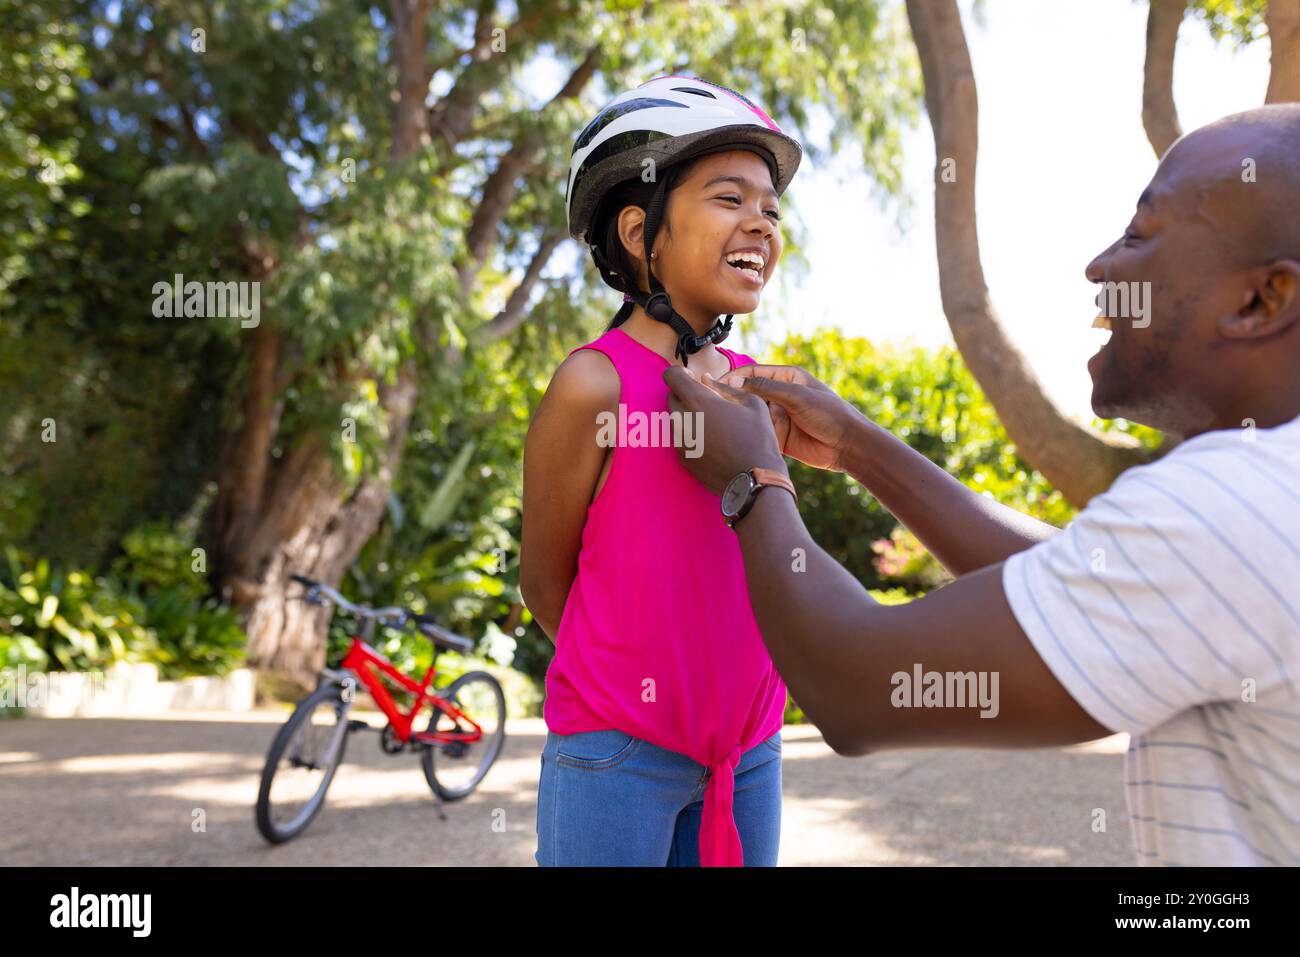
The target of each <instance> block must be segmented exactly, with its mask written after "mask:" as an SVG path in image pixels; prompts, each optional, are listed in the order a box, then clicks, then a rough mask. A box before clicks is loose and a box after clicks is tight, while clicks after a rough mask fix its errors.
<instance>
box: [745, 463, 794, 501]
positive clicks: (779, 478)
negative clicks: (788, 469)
mask: <svg viewBox="0 0 1300 957" xmlns="http://www.w3.org/2000/svg"><path fill="white" fill-rule="evenodd" d="M749 474H750V475H752V476H754V482H755V483H756V485H757V486H758V488H755V489H754V491H755V493H757V491H758V489H759V488H762V487H763V486H765V485H779V486H780V487H781V488H783V489H785V490H786V491H787V492H789V493H790V494H791V495H793V496H794V500H795V504H798V502H799V493H798V492H796V491H795V490H794V483H793V482H791V481H790V479H789V477H788V476H785V475H782V474H781V473H780V472H778V471H777V470H776V469H765V468H759V467H758V466H755V467H754V468H752V469H750V470H749Z"/></svg>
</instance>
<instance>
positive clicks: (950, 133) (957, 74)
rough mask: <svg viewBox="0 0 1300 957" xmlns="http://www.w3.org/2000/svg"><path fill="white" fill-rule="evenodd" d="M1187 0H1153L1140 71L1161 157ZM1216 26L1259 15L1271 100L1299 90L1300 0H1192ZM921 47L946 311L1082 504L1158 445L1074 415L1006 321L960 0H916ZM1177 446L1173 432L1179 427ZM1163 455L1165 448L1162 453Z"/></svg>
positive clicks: (1172, 115) (993, 395)
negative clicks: (985, 243)
mask: <svg viewBox="0 0 1300 957" xmlns="http://www.w3.org/2000/svg"><path fill="white" fill-rule="evenodd" d="M1186 7H1187V0H1151V7H1150V12H1149V14H1148V21H1147V57H1146V64H1145V67H1144V74H1143V77H1144V79H1143V98H1142V103H1143V107H1142V119H1143V124H1144V127H1145V129H1146V132H1147V137H1148V139H1149V140H1150V141H1151V145H1152V147H1153V149H1154V150H1155V151H1156V154H1157V155H1161V154H1163V152H1164V150H1165V149H1167V148H1168V147H1169V145H1170V144H1171V143H1172V142H1173V141H1174V140H1175V139H1177V138H1178V137H1179V136H1180V135H1181V128H1180V126H1179V123H1178V115H1177V111H1176V109H1175V106H1174V100H1173V63H1174V48H1175V45H1176V42H1177V37H1178V29H1179V25H1180V23H1181V21H1182V18H1183V15H1184V13H1185V11H1186ZM1193 9H1195V10H1196V12H1197V14H1198V15H1199V16H1202V17H1204V18H1205V19H1206V20H1207V21H1208V22H1209V24H1210V28H1211V31H1212V32H1215V33H1216V35H1223V34H1232V35H1235V36H1236V37H1238V38H1239V39H1240V40H1241V42H1250V40H1251V39H1253V38H1254V37H1255V36H1256V35H1257V31H1258V24H1259V20H1260V19H1261V18H1263V19H1266V20H1267V22H1268V28H1269V32H1270V34H1276V35H1275V38H1274V46H1273V66H1272V76H1271V79H1270V83H1269V97H1270V102H1272V101H1274V100H1275V99H1276V98H1286V97H1287V94H1289V93H1293V92H1294V91H1295V89H1296V79H1295V78H1296V71H1297V69H1300V0H1272V2H1270V3H1268V4H1267V5H1265V2H1264V0H1193ZM907 14H908V20H909V22H910V23H911V26H912V37H913V39H914V40H915V42H916V47H917V52H918V54H919V55H920V60H921V71H922V74H923V77H924V81H925V104H926V111H927V113H928V114H929V116H930V123H931V126H932V128H933V130H934V139H935V156H936V169H935V237H936V244H937V247H938V258H939V284H940V293H941V296H942V299H943V306H944V313H945V315H946V316H947V318H948V324H949V327H950V328H951V329H952V333H953V338H954V339H955V340H956V343H957V347H958V349H959V350H960V351H961V354H962V358H963V359H965V360H966V364H967V365H968V366H969V367H970V370H971V372H972V373H973V374H974V375H975V378H976V380H977V381H978V382H979V384H980V386H981V388H983V390H984V392H985V393H986V395H987V396H988V398H989V400H990V401H991V402H992V403H993V405H994V407H995V408H996V409H997V410H998V415H999V416H1000V417H1001V419H1002V422H1003V425H1004V426H1005V427H1006V430H1007V434H1008V435H1009V436H1010V437H1011V439H1012V441H1013V442H1015V443H1016V446H1017V448H1018V449H1019V450H1020V454H1021V455H1022V456H1023V457H1024V458H1025V460H1026V461H1027V462H1028V463H1030V464H1031V465H1032V466H1033V467H1034V468H1036V469H1038V470H1039V471H1040V472H1042V473H1043V474H1044V475H1045V476H1046V477H1047V478H1048V479H1049V480H1050V481H1051V482H1052V484H1053V485H1055V486H1056V487H1057V488H1059V489H1060V490H1061V491H1062V492H1063V493H1065V495H1066V497H1067V498H1068V499H1069V500H1070V501H1071V502H1072V503H1074V504H1075V505H1079V506H1082V505H1083V504H1085V503H1086V502H1087V501H1088V500H1089V499H1090V498H1092V496H1094V495H1096V494H1098V493H1100V492H1102V491H1105V490H1106V489H1107V488H1109V487H1110V484H1111V482H1113V481H1114V479H1115V477H1116V476H1117V475H1119V473H1120V472H1122V471H1123V470H1124V469H1126V468H1129V467H1130V466H1132V465H1136V464H1139V463H1142V462H1145V461H1148V460H1149V459H1150V457H1151V454H1152V453H1151V452H1150V451H1149V450H1148V449H1147V448H1145V447H1144V445H1143V444H1142V443H1140V442H1138V441H1137V440H1136V439H1134V438H1133V437H1132V436H1129V435H1127V434H1124V433H1120V432H1098V431H1097V430H1095V429H1092V428H1089V427H1087V426H1085V425H1083V424H1081V423H1077V422H1074V421H1071V420H1070V419H1069V418H1068V417H1066V416H1065V415H1064V414H1063V413H1062V412H1061V411H1060V409H1058V408H1057V407H1056V405H1055V404H1054V403H1053V402H1052V401H1051V399H1050V398H1048V397H1047V395H1046V394H1045V393H1044V392H1043V388H1042V385H1041V384H1040V383H1039V382H1038V380H1037V378H1036V377H1035V375H1034V373H1033V370H1032V369H1031V368H1030V367H1029V364H1028V363H1027V362H1026V360H1025V358H1024V355H1023V354H1022V353H1021V352H1020V351H1019V349H1018V348H1016V346H1015V344H1014V343H1013V342H1012V341H1011V339H1010V337H1009V336H1008V335H1007V333H1006V330H1005V329H1004V328H1003V326H1002V324H1001V323H1000V321H999V320H998V317H997V313H996V312H995V310H994V308H993V304H992V302H991V301H990V299H989V295H988V287H987V285H986V284H985V281H984V270H983V266H982V264H981V262H980V250H979V235H978V230H977V227H976V217H975V170H976V159H977V155H978V149H979V143H978V110H979V105H978V98H977V95H976V85H975V76H974V71H973V70H972V68H971V62H970V51H969V50H968V49H967V46H966V37H965V33H964V32H963V29H962V24H961V17H960V14H959V13H958V10H957V4H956V0H908V2H907ZM1168 438H1169V442H1167V443H1166V446H1165V447H1168V445H1169V444H1171V443H1172V442H1173V441H1177V437H1176V436H1170V437H1168ZM1157 454H1158V453H1157Z"/></svg>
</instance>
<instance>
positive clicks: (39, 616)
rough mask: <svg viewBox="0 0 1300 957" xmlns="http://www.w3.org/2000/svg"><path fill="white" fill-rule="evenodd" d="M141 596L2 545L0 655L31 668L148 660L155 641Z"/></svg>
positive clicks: (63, 668) (83, 668) (81, 668)
mask: <svg viewBox="0 0 1300 957" xmlns="http://www.w3.org/2000/svg"><path fill="white" fill-rule="evenodd" d="M144 617H145V612H144V608H143V606H142V604H141V602H140V601H139V600H138V599H136V598H135V597H134V596H132V595H131V594H129V593H128V592H127V591H126V590H124V589H122V588H121V587H120V586H118V585H116V584H115V583H113V582H111V581H108V580H105V579H98V580H97V579H95V578H92V577H91V576H90V575H89V574H87V573H86V572H84V571H75V570H74V571H67V572H63V571H60V570H58V569H55V568H52V567H51V565H50V563H49V561H48V560H46V559H40V560H39V561H36V562H31V561H28V560H26V559H24V558H23V556H21V555H20V554H19V553H18V551H17V549H15V548H13V547H9V548H6V549H5V566H4V567H3V569H0V662H3V663H4V664H5V666H7V667H15V666H17V665H19V664H23V665H26V666H27V667H29V668H32V669H35V670H42V671H43V670H47V669H49V670H55V671H99V670H102V669H103V668H106V667H107V666H108V665H110V664H112V663H113V662H114V661H119V660H128V661H139V660H147V659H148V658H149V657H150V656H151V655H152V653H153V652H154V651H156V649H157V645H156V642H155V639H154V636H153V633H152V632H151V631H150V630H149V629H148V628H146V627H145V625H144Z"/></svg>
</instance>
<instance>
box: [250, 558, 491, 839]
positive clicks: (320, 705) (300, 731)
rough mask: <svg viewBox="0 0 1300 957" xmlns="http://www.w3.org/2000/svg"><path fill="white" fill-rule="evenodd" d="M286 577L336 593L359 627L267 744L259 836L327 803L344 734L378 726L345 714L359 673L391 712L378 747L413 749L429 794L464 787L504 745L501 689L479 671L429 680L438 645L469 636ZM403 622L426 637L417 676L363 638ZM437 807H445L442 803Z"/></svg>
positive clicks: (318, 593)
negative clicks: (393, 689) (399, 696)
mask: <svg viewBox="0 0 1300 957" xmlns="http://www.w3.org/2000/svg"><path fill="white" fill-rule="evenodd" d="M291 577H292V579H293V580H294V581H295V582H298V583H299V584H301V585H304V586H305V587H306V588H307V593H306V595H304V596H303V598H304V599H305V600H306V601H308V602H311V603H312V604H317V605H324V604H328V603H330V602H333V603H334V605H335V606H336V607H337V608H339V609H342V610H343V611H345V612H348V613H349V614H351V615H353V616H355V617H356V618H357V619H358V620H359V621H360V622H361V630H360V634H357V635H354V636H353V638H352V644H351V646H350V647H349V648H348V652H347V655H346V656H345V657H344V658H343V661H342V662H341V664H340V666H339V667H338V668H337V669H333V668H326V669H324V670H322V671H321V674H320V678H319V680H318V682H317V686H316V690H315V691H313V692H312V693H311V694H309V695H308V696H307V697H306V698H304V699H303V700H302V701H301V702H299V704H298V706H297V707H296V708H295V709H294V712H293V714H292V715H291V716H290V717H289V720H288V721H286V722H285V723H284V726H283V727H282V728H281V729H280V731H279V733H278V734H277V735H276V736H275V740H274V741H273V742H272V743H271V750H270V751H269V752H268V753H267V756H266V767H265V768H264V769H263V771H262V784H261V787H260V789H259V790H258V794H257V829H258V831H260V832H261V834H262V836H263V837H264V838H266V839H267V840H268V841H270V842H271V843H272V844H282V843H284V842H285V841H288V840H290V839H292V838H295V837H297V836H298V835H299V834H301V833H302V832H303V831H304V830H306V828H307V825H309V824H310V823H311V822H312V820H313V819H314V818H315V817H316V815H317V814H318V813H320V809H321V808H322V807H323V806H324V804H325V793H326V792H327V791H328V790H329V786H330V782H332V781H333V780H334V775H335V773H336V772H337V771H338V769H339V765H340V764H342V763H343V755H344V753H345V752H346V750H347V739H348V736H349V735H350V734H352V733H353V732H355V731H362V730H377V729H375V728H372V727H371V725H369V724H368V723H367V722H365V721H361V720H356V719H351V718H349V714H350V712H351V709H352V703H353V700H354V698H355V696H356V689H357V683H358V681H359V682H360V683H361V684H363V685H365V687H366V690H368V691H369V692H370V696H371V697H372V698H373V699H374V701H375V704H377V705H378V706H379V709H380V710H381V711H383V713H384V714H385V715H386V716H387V718H388V724H387V725H386V726H385V727H384V728H383V729H382V731H381V732H380V737H379V745H380V747H381V748H382V749H383V750H384V751H385V753H387V754H401V753H402V752H403V751H405V750H406V749H407V748H408V747H409V748H410V749H411V750H413V751H419V752H420V755H421V759H422V763H423V766H424V776H425V778H426V779H427V780H428V782H429V787H431V788H432V789H433V793H434V795H435V797H436V798H439V799H441V800H443V801H458V800H460V799H461V798H463V797H465V796H467V795H468V794H470V793H471V792H472V791H473V790H474V789H475V788H476V787H478V785H479V782H481V781H482V780H483V777H484V775H486V774H487V772H488V769H489V768H491V767H492V763H493V762H494V761H496V759H497V756H498V755H499V754H500V753H501V746H502V744H503V743H504V741H505V726H506V700H505V693H504V692H503V691H502V690H501V684H500V682H498V681H497V680H496V678H494V677H492V676H491V675H490V674H488V673H487V672H486V671H471V672H467V673H466V674H463V675H461V676H460V677H459V678H457V679H456V680H455V681H452V682H451V683H450V684H448V685H446V686H445V687H442V688H433V687H431V684H432V682H433V679H434V676H435V674H436V670H435V666H436V663H437V659H438V651H439V649H450V650H455V651H461V652H469V651H472V650H473V648H474V642H472V641H471V640H470V639H468V638H462V637H461V636H460V635H457V634H454V633H452V632H450V631H447V630H446V629H445V628H443V627H441V626H440V625H439V624H438V623H437V622H436V621H435V620H434V619H433V618H431V617H429V616H428V615H419V614H416V613H415V612H413V611H411V610H410V609H409V608H397V607H389V608H368V607H366V606H364V605H355V604H353V603H352V602H350V601H348V600H347V599H346V598H344V597H343V596H342V595H341V594H339V593H338V592H337V591H336V590H335V589H333V588H331V587H330V586H328V585H326V584H324V583H323V582H318V581H313V580H312V579H310V578H304V577H303V576H301V575H293V576H291ZM408 624H413V625H415V627H416V628H417V629H418V631H419V632H420V634H422V635H424V636H425V637H426V638H428V639H429V640H430V641H431V642H433V658H434V660H433V661H432V662H430V664H429V670H428V671H426V672H425V674H424V680H423V681H419V682H417V681H415V680H413V679H412V678H409V677H407V676H406V675H404V674H402V672H400V671H398V670H397V668H396V667H394V665H393V664H392V662H390V661H389V660H388V659H387V658H385V657H384V656H383V655H381V654H380V653H379V652H378V651H376V650H375V649H374V648H372V647H371V646H370V645H369V643H368V642H369V640H370V639H372V638H373V636H374V630H375V627H376V625H378V626H380V627H387V628H396V629H399V630H400V629H402V628H405V627H406V626H407V625H408ZM376 670H378V672H380V673H381V674H382V675H384V676H385V677H387V678H388V679H389V680H391V681H393V682H395V683H396V684H397V685H398V686H400V687H401V688H402V689H404V690H405V691H406V692H408V693H409V694H411V695H413V696H414V698H415V702H414V704H413V705H412V707H411V710H410V711H409V712H403V711H402V710H401V709H400V708H399V707H398V706H397V704H396V702H394V700H393V696H392V694H391V693H390V692H389V690H388V688H387V687H386V686H385V684H384V682H383V681H382V680H381V678H380V677H379V675H377V674H376V673H375V671H376ZM426 705H428V706H431V707H432V709H433V713H432V715H430V717H429V722H428V724H427V725H426V726H425V727H424V729H423V730H420V731H416V730H414V727H415V722H416V718H417V716H418V715H419V713H420V711H421V710H422V709H423V708H424V707H425V706H426ZM444 722H445V726H444ZM438 813H439V814H440V815H441V814H442V808H441V807H439V808H438ZM444 819H445V816H444Z"/></svg>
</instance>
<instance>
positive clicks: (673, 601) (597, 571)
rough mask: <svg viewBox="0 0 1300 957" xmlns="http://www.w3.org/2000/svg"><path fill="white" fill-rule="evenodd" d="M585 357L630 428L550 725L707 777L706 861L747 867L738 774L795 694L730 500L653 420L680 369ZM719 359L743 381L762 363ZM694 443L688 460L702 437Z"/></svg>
mask: <svg viewBox="0 0 1300 957" xmlns="http://www.w3.org/2000/svg"><path fill="white" fill-rule="evenodd" d="M578 348H579V349H595V350H597V351H598V352H602V353H604V354H605V355H606V356H608V357H609V359H610V361H611V362H613V363H614V368H615V369H616V370H617V371H618V377H619V382H620V390H619V404H620V414H619V419H620V422H619V429H618V436H617V444H616V445H615V447H614V448H613V449H612V456H613V459H612V461H611V463H610V468H609V474H608V476H607V477H606V480H605V484H604V485H603V486H602V487H601V489H600V492H599V493H598V494H597V495H596V498H595V500H594V501H593V502H592V503H591V505H590V506H589V507H588V509H587V521H586V524H585V525H584V526H583V530H582V548H581V551H580V553H579V555H578V573H577V577H576V578H575V579H574V582H573V586H572V587H571V588H570V590H569V597H568V600H567V602H566V603H565V606H564V613H563V615H562V617H561V619H560V626H559V632H558V634H557V635H556V641H555V644H556V650H555V657H554V658H552V659H551V663H550V666H549V667H548V669H547V671H546V701H545V704H544V706H543V712H542V713H543V716H544V718H545V720H546V726H547V727H548V728H549V729H550V730H551V731H554V732H555V733H556V734H576V733H578V732H580V731H604V730H609V729H611V728H612V729H616V730H619V731H622V732H623V733H625V734H630V735H632V736H633V737H636V738H641V739H642V740H645V741H649V742H650V743H651V744H656V745H658V746H659V747H661V748H667V749H668V750H670V751H676V752H678V753H679V754H685V755H688V756H689V757H690V758H692V759H693V760H695V761H697V762H699V763H700V764H703V765H705V766H706V767H708V768H709V769H710V770H711V771H712V774H711V775H710V778H709V783H708V786H707V789H706V790H705V792H704V814H703V820H702V823H701V827H700V863H701V864H702V865H704V866H706V867H709V866H727V865H733V866H739V865H741V864H743V862H744V861H743V852H742V848H741V844H740V836H739V834H738V833H737V831H736V824H735V821H734V819H733V817H732V795H733V790H734V784H735V779H734V772H735V769H736V765H737V764H738V763H739V761H740V756H741V753H742V752H744V751H748V750H749V749H750V748H752V747H754V746H756V745H758V744H759V743H761V742H762V741H765V740H766V739H768V738H770V737H771V736H772V735H774V734H776V733H777V731H779V730H780V729H781V725H782V722H783V719H784V712H785V701H786V687H785V683H784V682H783V681H782V680H781V677H780V675H779V674H778V673H777V670H776V667H775V666H774V665H773V664H772V659H771V657H770V656H769V655H768V653H767V648H766V647H765V646H764V644H763V638H762V635H761V634H760V633H759V630H758V624H757V622H755V620H754V613H753V609H752V608H751V607H750V604H749V591H748V588H747V585H746V582H745V566H744V561H743V559H742V557H741V553H740V545H739V543H738V542H737V540H736V535H735V532H733V531H732V530H731V529H730V528H728V527H727V525H726V523H725V522H724V521H723V518H722V513H721V510H720V509H719V503H718V496H717V495H715V494H714V493H713V492H711V491H709V490H708V489H707V488H705V487H704V486H703V485H701V484H700V483H699V482H698V481H697V480H696V479H695V477H694V476H692V475H691V474H690V473H689V472H687V471H686V469H685V468H684V467H683V466H682V464H681V462H679V461H678V458H677V455H678V453H677V450H676V448H674V447H673V446H672V442H671V439H672V431H671V429H669V430H668V441H667V442H665V441H664V429H663V427H662V422H663V418H662V417H661V418H660V420H659V426H658V427H657V428H656V427H655V426H654V423H655V420H654V419H653V418H651V416H652V415H653V413H656V412H658V413H665V412H667V411H668V386H667V385H665V384H664V381H663V374H664V370H665V369H667V368H668V366H669V365H670V363H669V362H668V360H667V359H665V358H664V357H663V356H661V355H659V354H658V353H656V352H654V351H653V350H652V349H650V348H649V347H647V346H644V345H642V344H641V343H639V342H637V341H636V340H635V339H633V338H632V337H631V336H629V335H628V334H627V333H625V332H623V331H622V330H621V329H617V328H616V329H611V330H609V331H608V332H606V333H605V334H604V335H602V336H601V337H600V338H599V339H597V340H595V341H594V342H591V343H588V344H587V345H584V346H579V347H578ZM573 351H574V352H577V351H578V350H577V349H574V350H573ZM718 351H719V352H721V353H723V354H724V355H725V356H727V359H728V360H729V361H730V363H731V367H732V368H733V369H735V368H737V367H739V366H741V365H746V364H748V363H751V362H753V361H754V360H753V359H752V358H750V357H749V356H746V355H743V354H738V353H734V352H731V351H730V350H728V349H722V348H719V349H718ZM570 355H572V353H570ZM624 421H625V422H626V426H627V428H626V432H624ZM638 423H640V424H642V425H644V426H645V427H644V428H641V429H638ZM646 423H650V424H646ZM611 431H612V430H611ZM682 435H683V438H684V439H685V440H687V441H685V443H684V444H686V445H687V448H688V449H689V448H690V447H691V443H690V441H689V440H690V439H691V438H692V436H693V439H694V441H695V442H699V441H700V438H701V437H700V435H699V431H698V430H696V431H695V432H694V433H689V432H685V431H683V433H682Z"/></svg>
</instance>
